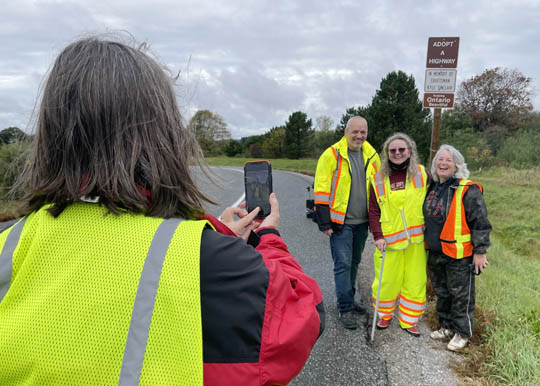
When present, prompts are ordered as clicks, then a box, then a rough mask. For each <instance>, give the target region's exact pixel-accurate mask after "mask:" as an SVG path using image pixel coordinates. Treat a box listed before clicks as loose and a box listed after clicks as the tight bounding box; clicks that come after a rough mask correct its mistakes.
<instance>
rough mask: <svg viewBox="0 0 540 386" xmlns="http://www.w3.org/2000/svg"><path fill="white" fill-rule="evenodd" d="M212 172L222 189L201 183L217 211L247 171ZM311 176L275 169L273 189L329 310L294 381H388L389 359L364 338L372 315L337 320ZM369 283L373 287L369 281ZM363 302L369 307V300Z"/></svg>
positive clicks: (293, 244) (286, 234)
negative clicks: (312, 208) (311, 202)
mask: <svg viewBox="0 0 540 386" xmlns="http://www.w3.org/2000/svg"><path fill="white" fill-rule="evenodd" d="M212 170H213V172H214V173H215V174H217V175H218V176H219V180H218V182H219V183H221V184H222V188H219V187H215V186H212V184H210V183H208V182H207V180H206V179H205V178H203V179H201V181H202V183H203V189H204V190H205V191H206V192H208V194H209V195H211V196H212V197H213V198H215V200H218V201H220V203H221V204H220V205H218V206H209V207H208V208H207V210H208V211H209V212H210V213H212V214H213V215H219V213H221V211H222V210H223V209H224V208H225V207H227V206H230V205H232V204H234V203H235V202H237V201H238V199H239V198H240V197H241V196H242V194H243V190H244V185H243V174H242V170H241V169H240V168H225V167H221V168H212ZM312 180H313V179H312V178H311V177H308V176H304V175H300V174H295V173H288V172H282V171H276V170H274V171H273V185H274V192H275V193H276V196H277V198H278V200H279V205H280V214H281V221H280V226H279V230H280V233H281V235H282V237H283V239H284V240H285V243H286V244H287V246H288V247H289V250H290V252H291V254H292V255H293V256H294V257H295V258H296V259H297V260H298V261H299V263H300V264H301V265H302V268H303V269H304V272H306V273H307V274H308V275H310V276H311V277H313V278H315V279H316V280H317V282H318V283H319V286H320V287H321V289H322V291H323V299H324V304H325V309H326V329H325V331H324V334H323V335H322V336H321V337H320V338H319V340H318V341H317V343H316V345H315V347H314V349H313V351H312V354H311V356H310V358H309V360H308V362H307V363H306V365H305V367H304V369H303V370H302V372H301V373H300V374H299V375H298V377H296V378H295V379H294V380H293V382H292V383H291V385H298V386H300V385H306V386H307V385H309V386H313V385H344V386H345V385H387V384H389V383H388V377H387V370H386V363H385V361H384V359H382V358H381V357H380V355H379V354H378V353H377V352H376V351H375V350H374V349H373V348H372V347H371V346H370V345H369V344H367V341H366V331H367V329H366V328H365V327H364V326H363V324H365V322H367V320H366V319H368V318H367V317H364V318H359V322H360V324H361V325H362V327H361V328H359V329H357V330H354V331H351V330H346V329H344V328H343V327H342V326H341V325H340V322H339V320H338V313H337V305H336V296H335V287H334V279H333V274H332V269H333V265H332V258H331V257H330V243H329V241H328V237H327V236H325V235H324V234H322V233H321V232H319V230H318V228H317V225H316V224H315V223H313V222H312V221H311V219H308V218H306V215H305V209H306V205H305V200H306V196H307V192H306V187H307V186H310V185H311V183H312ZM366 247H367V248H366V251H365V252H364V259H366V260H367V259H369V257H370V256H371V255H372V253H373V245H372V243H370V244H369V245H367V246H366ZM371 272H372V271H371ZM371 272H370V275H372V273H371ZM366 274H367V272H366ZM369 280H371V279H369ZM366 285H367V286H369V284H368V283H366ZM364 290H365V289H361V290H360V291H364ZM362 295H364V294H362ZM361 298H362V299H364V300H365V299H367V297H366V296H361V297H360V296H359V297H358V300H360V299H361ZM364 305H365V306H366V307H367V306H368V304H367V302H366V303H365V304H364Z"/></svg>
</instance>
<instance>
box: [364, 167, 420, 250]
mask: <svg viewBox="0 0 540 386" xmlns="http://www.w3.org/2000/svg"><path fill="white" fill-rule="evenodd" d="M370 178H371V184H373V190H374V191H375V195H376V197H377V203H378V204H379V208H380V210H381V217H380V220H379V221H380V223H381V230H382V233H383V235H384V239H385V240H386V245H387V247H388V249H391V250H399V249H405V248H407V247H408V246H409V243H413V244H420V243H423V241H424V215H423V212H422V206H423V204H424V198H425V197H426V192H427V173H426V171H425V169H424V167H423V166H422V165H418V173H416V176H414V177H413V178H412V180H409V175H408V173H407V178H406V183H405V199H404V202H403V206H401V207H398V206H396V204H395V203H393V202H392V199H391V197H390V195H391V191H390V178H389V177H388V176H385V177H384V178H383V177H382V173H381V172H380V171H379V172H376V173H375V174H373V175H372V176H371V177H370Z"/></svg>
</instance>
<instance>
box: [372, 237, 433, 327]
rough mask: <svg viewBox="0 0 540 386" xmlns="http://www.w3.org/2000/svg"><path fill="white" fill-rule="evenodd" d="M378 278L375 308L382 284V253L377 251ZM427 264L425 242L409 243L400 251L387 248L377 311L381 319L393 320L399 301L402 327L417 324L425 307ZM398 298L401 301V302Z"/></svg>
mask: <svg viewBox="0 0 540 386" xmlns="http://www.w3.org/2000/svg"><path fill="white" fill-rule="evenodd" d="M373 258H374V265H375V280H373V285H372V293H373V307H375V300H376V296H377V288H378V286H379V274H380V269H381V262H382V254H381V252H380V251H379V250H378V249H377V251H376V252H375V255H374V256H373ZM426 263H427V254H426V250H425V249H424V244H410V245H409V246H408V247H407V248H406V249H403V250H401V251H392V250H389V249H387V250H386V257H385V260H384V268H383V277H382V285H381V295H380V299H379V309H378V314H379V318H381V319H387V320H388V319H392V316H393V314H394V310H395V309H396V306H397V305H398V303H399V313H398V319H399V324H400V325H401V327H402V328H409V327H411V326H415V325H416V324H418V321H419V320H420V317H421V316H422V315H423V314H424V309H425V307H426ZM398 298H399V301H398Z"/></svg>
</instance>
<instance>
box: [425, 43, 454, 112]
mask: <svg viewBox="0 0 540 386" xmlns="http://www.w3.org/2000/svg"><path fill="white" fill-rule="evenodd" d="M458 52H459V37H445V38H435V37H432V38H429V39H428V49H427V59H426V78H425V82H424V107H434V108H452V107H454V92H455V91H456V75H457V62H458Z"/></svg>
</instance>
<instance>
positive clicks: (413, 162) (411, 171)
mask: <svg viewBox="0 0 540 386" xmlns="http://www.w3.org/2000/svg"><path fill="white" fill-rule="evenodd" d="M398 139H400V140H402V141H404V142H405V143H406V144H407V148H408V149H409V153H411V155H410V161H409V166H408V167H407V175H408V179H409V181H410V180H412V179H413V178H414V176H416V173H418V153H417V151H416V142H414V140H413V139H412V138H411V137H409V136H408V135H407V134H404V133H394V134H393V135H391V136H390V137H389V138H388V139H387V140H386V141H385V142H384V145H383V152H382V155H381V173H382V174H383V176H390V174H391V169H390V164H389V162H388V147H389V146H390V143H392V142H393V141H395V140H398Z"/></svg>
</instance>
